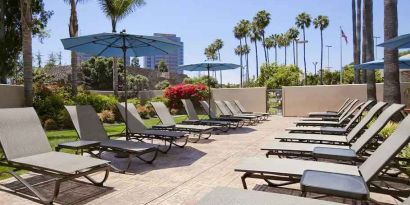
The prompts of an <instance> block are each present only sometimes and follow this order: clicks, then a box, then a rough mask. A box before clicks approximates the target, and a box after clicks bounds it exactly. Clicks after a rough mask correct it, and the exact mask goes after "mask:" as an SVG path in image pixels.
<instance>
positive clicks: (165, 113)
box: [151, 102, 176, 125]
mask: <svg viewBox="0 0 410 205" xmlns="http://www.w3.org/2000/svg"><path fill="white" fill-rule="evenodd" d="M151 105H152V107H154V109H155V112H156V113H157V115H158V117H159V119H160V120H161V122H162V124H163V125H175V124H176V123H175V121H174V118H172V116H171V113H169V110H168V108H167V106H165V104H164V103H163V102H151Z"/></svg>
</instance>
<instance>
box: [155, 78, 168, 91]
mask: <svg viewBox="0 0 410 205" xmlns="http://www.w3.org/2000/svg"><path fill="white" fill-rule="evenodd" d="M169 85H170V84H169V81H168V80H163V81H160V82H158V83H157V84H156V85H155V89H156V90H164V89H165V88H167V87H169Z"/></svg>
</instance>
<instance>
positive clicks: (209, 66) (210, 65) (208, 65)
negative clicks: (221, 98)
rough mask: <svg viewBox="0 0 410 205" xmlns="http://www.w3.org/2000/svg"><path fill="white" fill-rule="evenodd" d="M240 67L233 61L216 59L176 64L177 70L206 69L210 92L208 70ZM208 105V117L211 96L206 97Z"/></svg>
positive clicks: (209, 90)
mask: <svg viewBox="0 0 410 205" xmlns="http://www.w3.org/2000/svg"><path fill="white" fill-rule="evenodd" d="M239 67H241V66H240V65H237V64H233V63H223V62H217V61H209V62H203V63H196V64H189V65H181V66H178V68H177V70H186V71H207V72H208V92H209V94H211V86H210V77H209V76H210V74H209V72H210V71H218V70H231V69H236V68H239ZM208 105H209V110H208V114H209V117H210V114H211V96H209V98H208Z"/></svg>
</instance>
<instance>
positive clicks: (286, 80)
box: [258, 63, 302, 89]
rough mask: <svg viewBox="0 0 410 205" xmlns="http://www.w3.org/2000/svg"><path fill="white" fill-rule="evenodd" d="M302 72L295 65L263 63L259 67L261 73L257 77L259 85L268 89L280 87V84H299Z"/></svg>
mask: <svg viewBox="0 0 410 205" xmlns="http://www.w3.org/2000/svg"><path fill="white" fill-rule="evenodd" d="M301 74H302V72H301V71H300V70H299V68H298V67H296V66H295V65H288V66H283V65H281V66H279V65H277V64H275V63H273V64H264V65H262V67H261V75H260V76H259V78H258V84H259V85H260V86H266V87H268V88H269V89H276V88H281V87H282V86H295V85H299V84H300V75H301Z"/></svg>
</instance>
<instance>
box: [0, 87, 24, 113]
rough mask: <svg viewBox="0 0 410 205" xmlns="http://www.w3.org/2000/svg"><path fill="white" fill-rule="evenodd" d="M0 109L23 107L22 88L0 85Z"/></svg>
mask: <svg viewBox="0 0 410 205" xmlns="http://www.w3.org/2000/svg"><path fill="white" fill-rule="evenodd" d="M0 96H1V97H0V108H15V107H24V87H23V86H19V85H4V84H0Z"/></svg>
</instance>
